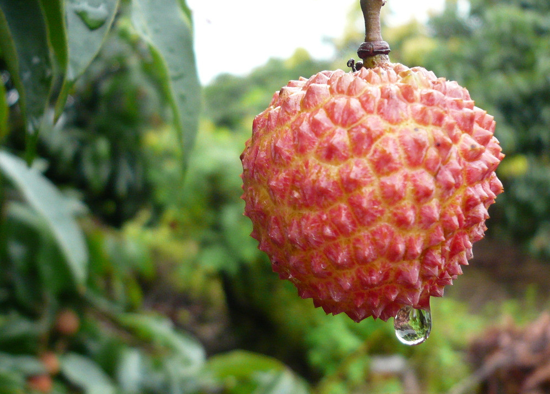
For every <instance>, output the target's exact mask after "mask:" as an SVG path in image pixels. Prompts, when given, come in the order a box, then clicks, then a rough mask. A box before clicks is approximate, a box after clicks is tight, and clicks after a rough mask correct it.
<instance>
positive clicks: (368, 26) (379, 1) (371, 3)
mask: <svg viewBox="0 0 550 394" xmlns="http://www.w3.org/2000/svg"><path fill="white" fill-rule="evenodd" d="M384 4H386V1H385V0H361V10H362V11H363V17H364V18H365V42H363V43H362V44H361V46H360V47H359V50H358V51H357V55H359V57H360V58H361V59H363V63H364V67H369V68H374V67H377V66H379V65H381V64H383V63H389V61H390V58H389V56H388V54H389V53H390V46H389V44H388V43H387V42H386V41H384V40H383V39H382V33H381V27H380V12H381V10H382V6H383V5H384Z"/></svg>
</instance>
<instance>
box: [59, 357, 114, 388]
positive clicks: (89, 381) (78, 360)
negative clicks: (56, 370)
mask: <svg viewBox="0 0 550 394" xmlns="http://www.w3.org/2000/svg"><path fill="white" fill-rule="evenodd" d="M61 372H62V374H63V376H64V377H65V378H66V379H67V380H69V381H70V382H71V383H73V384H74V385H76V386H78V387H80V388H82V389H83V390H84V392H85V393H86V394H114V393H115V386H114V385H113V382H112V381H111V379H110V378H109V376H108V375H107V374H106V373H105V372H104V371H103V370H102V369H101V368H100V367H99V365H97V364H96V363H95V362H94V361H92V360H91V359H89V358H87V357H84V356H81V355H79V354H75V353H68V354H67V355H65V356H63V357H62V358H61Z"/></svg>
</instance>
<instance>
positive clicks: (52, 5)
mask: <svg viewBox="0 0 550 394" xmlns="http://www.w3.org/2000/svg"><path fill="white" fill-rule="evenodd" d="M40 3H41V4H42V9H43V10H44V15H45V17H46V23H47V26H48V34H49V38H50V44H51V46H52V48H53V51H54V54H55V57H56V59H57V65H58V66H59V68H60V71H61V72H62V73H63V74H65V72H66V71H67V66H68V62H69V53H68V51H69V48H68V42H67V29H66V27H65V10H64V5H65V2H64V1H63V0H40Z"/></svg>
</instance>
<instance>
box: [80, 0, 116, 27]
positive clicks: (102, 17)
mask: <svg viewBox="0 0 550 394" xmlns="http://www.w3.org/2000/svg"><path fill="white" fill-rule="evenodd" d="M74 12H75V13H76V14H77V15H78V16H79V17H80V19H82V22H84V24H85V25H86V26H87V27H88V29H90V30H96V29H99V28H100V27H101V26H103V25H104V24H105V22H107V18H108V17H109V11H108V10H107V7H106V6H105V4H101V5H99V6H97V7H94V6H91V5H90V4H88V3H81V4H78V5H75V7H74Z"/></svg>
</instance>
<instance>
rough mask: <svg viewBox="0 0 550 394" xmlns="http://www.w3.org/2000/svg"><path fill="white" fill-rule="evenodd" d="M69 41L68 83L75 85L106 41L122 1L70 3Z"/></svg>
mask: <svg viewBox="0 0 550 394" xmlns="http://www.w3.org/2000/svg"><path fill="white" fill-rule="evenodd" d="M65 5H66V7H65V15H66V20H67V34H68V39H69V69H68V79H69V81H74V80H75V79H76V78H78V77H79V76H80V75H81V74H82V73H83V72H84V70H86V68H87V67H88V66H89V65H90V63H91V62H92V60H93V58H94V57H95V56H96V55H97V53H98V52H99V49H100V48H101V46H102V45H103V41H105V37H106V36H107V33H108V32H109V30H110V28H111V25H112V23H113V19H114V17H115V14H116V10H117V8H118V0H88V1H82V0H67V1H66V2H65Z"/></svg>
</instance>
